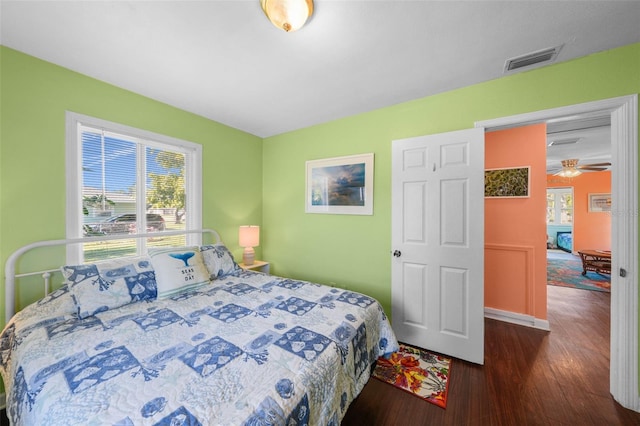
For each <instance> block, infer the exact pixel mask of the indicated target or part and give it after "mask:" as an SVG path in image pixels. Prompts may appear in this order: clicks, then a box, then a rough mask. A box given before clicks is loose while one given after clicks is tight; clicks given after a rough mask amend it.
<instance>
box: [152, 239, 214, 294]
mask: <svg viewBox="0 0 640 426" xmlns="http://www.w3.org/2000/svg"><path fill="white" fill-rule="evenodd" d="M149 256H150V257H151V263H152V264H153V269H154V270H155V272H156V282H157V283H158V298H162V297H169V296H171V295H173V294H176V293H179V292H181V291H185V290H190V289H193V288H196V287H199V286H201V285H204V284H207V283H208V282H209V272H208V271H207V268H206V266H205V265H204V261H203V259H202V254H201V253H200V250H198V247H168V248H159V249H151V250H149Z"/></svg>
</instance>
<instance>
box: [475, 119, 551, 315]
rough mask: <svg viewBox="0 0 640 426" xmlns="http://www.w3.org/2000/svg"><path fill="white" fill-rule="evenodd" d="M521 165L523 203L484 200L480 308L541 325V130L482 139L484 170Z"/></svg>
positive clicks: (544, 262) (543, 248) (544, 298)
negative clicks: (525, 184) (526, 176)
mask: <svg viewBox="0 0 640 426" xmlns="http://www.w3.org/2000/svg"><path fill="white" fill-rule="evenodd" d="M523 166H530V167H531V169H530V187H529V194H530V196H529V197H528V198H486V199H485V216H484V217H485V227H484V229H485V277H484V279H485V281H484V282H485V290H484V297H485V306H486V307H489V308H494V309H499V310H502V311H507V312H514V313H518V314H524V315H530V316H533V317H535V318H537V319H542V320H546V318H547V258H546V241H547V236H546V235H547V233H546V223H545V222H546V218H545V214H546V213H545V212H546V186H547V181H546V178H547V176H546V125H545V124H536V125H531V126H525V127H519V128H515V129H507V130H499V131H495V132H487V133H486V134H485V167H486V168H487V169H491V168H502V167H523Z"/></svg>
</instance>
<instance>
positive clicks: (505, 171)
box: [484, 166, 531, 198]
mask: <svg viewBox="0 0 640 426" xmlns="http://www.w3.org/2000/svg"><path fill="white" fill-rule="evenodd" d="M530 172H531V167H529V166H525V167H504V168H496V169H486V170H485V171H484V196H485V198H529V188H530V186H531V185H530V182H531V173H530Z"/></svg>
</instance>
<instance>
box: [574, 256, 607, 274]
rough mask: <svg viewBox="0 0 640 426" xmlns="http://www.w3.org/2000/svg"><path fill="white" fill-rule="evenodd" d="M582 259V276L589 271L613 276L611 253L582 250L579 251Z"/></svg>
mask: <svg viewBox="0 0 640 426" xmlns="http://www.w3.org/2000/svg"><path fill="white" fill-rule="evenodd" d="M578 254H580V258H581V259H582V275H586V274H587V271H593V272H598V273H600V274H611V252H610V251H605V250H581V251H578Z"/></svg>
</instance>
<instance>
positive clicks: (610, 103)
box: [475, 94, 640, 411]
mask: <svg viewBox="0 0 640 426" xmlns="http://www.w3.org/2000/svg"><path fill="white" fill-rule="evenodd" d="M606 114H609V115H610V116H611V148H612V150H611V151H612V163H613V168H612V173H611V193H612V197H611V198H612V208H611V214H612V218H611V226H612V234H611V241H612V247H611V248H612V253H613V256H612V259H611V260H612V265H611V267H612V275H611V345H610V347H611V356H610V360H611V361H610V392H611V394H612V395H613V397H614V399H615V400H616V401H618V402H619V403H620V404H621V405H622V406H624V407H626V408H629V409H632V410H635V411H640V396H639V394H640V393H639V392H638V95H637V94H633V95H628V96H621V97H617V98H611V99H604V100H600V101H593V102H587V103H582V104H576V105H571V106H566V107H559V108H552V109H547V110H542V111H536V112H531V113H526V114H519V115H513V116H509V117H501V118H496V119H491V120H484V121H478V122H476V123H475V127H484V128H485V129H486V131H494V130H500V129H506V128H511V127H519V126H524V125H528V124H536V123H543V122H547V123H548V122H550V121H558V120H568V119H571V118H574V117H575V116H576V115H591V116H598V115H606ZM622 269H625V270H626V272H627V273H626V277H621V276H620V275H619V274H618V271H620V270H622Z"/></svg>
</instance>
